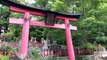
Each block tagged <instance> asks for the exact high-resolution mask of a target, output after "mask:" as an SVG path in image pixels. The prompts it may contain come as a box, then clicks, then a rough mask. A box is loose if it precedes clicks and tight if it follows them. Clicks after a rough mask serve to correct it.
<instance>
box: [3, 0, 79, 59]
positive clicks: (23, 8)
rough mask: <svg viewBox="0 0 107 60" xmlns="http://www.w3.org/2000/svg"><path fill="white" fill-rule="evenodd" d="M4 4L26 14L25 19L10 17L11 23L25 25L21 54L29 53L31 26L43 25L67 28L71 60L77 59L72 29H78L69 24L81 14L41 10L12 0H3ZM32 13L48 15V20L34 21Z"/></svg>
mask: <svg viewBox="0 0 107 60" xmlns="http://www.w3.org/2000/svg"><path fill="white" fill-rule="evenodd" d="M2 4H5V5H8V6H9V8H10V11H13V12H19V13H22V14H24V18H23V19H15V18H10V19H9V23H12V24H22V25H23V26H22V27H23V28H22V40H21V46H20V51H19V54H20V56H26V55H27V52H28V40H29V28H30V26H41V27H49V28H59V29H65V33H66V42H67V48H68V56H69V60H75V55H74V48H73V43H72V37H71V31H70V30H77V27H76V26H71V25H70V24H69V21H76V19H78V18H79V17H80V15H79V14H77V15H66V14H62V13H58V12H54V11H47V10H41V9H37V8H33V7H28V6H25V5H21V4H18V3H15V2H12V1H10V0H2ZM30 14H33V15H35V16H43V17H47V21H46V22H38V21H33V20H31V19H30ZM48 14H50V15H51V16H53V19H52V20H54V18H55V19H59V20H63V21H64V24H54V21H51V20H50V18H49V16H50V15H48ZM48 22H50V23H48Z"/></svg>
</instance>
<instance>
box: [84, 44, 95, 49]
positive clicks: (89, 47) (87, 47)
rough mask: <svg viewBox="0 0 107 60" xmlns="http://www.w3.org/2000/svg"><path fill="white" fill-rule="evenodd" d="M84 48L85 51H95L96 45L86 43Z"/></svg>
mask: <svg viewBox="0 0 107 60" xmlns="http://www.w3.org/2000/svg"><path fill="white" fill-rule="evenodd" d="M82 48H85V49H95V48H96V46H95V45H94V44H91V43H86V44H84V45H82Z"/></svg>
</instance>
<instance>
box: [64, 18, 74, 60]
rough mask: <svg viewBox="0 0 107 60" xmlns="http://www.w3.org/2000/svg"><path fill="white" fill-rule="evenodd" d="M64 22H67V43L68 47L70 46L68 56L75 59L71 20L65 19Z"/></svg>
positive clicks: (70, 59) (72, 59) (71, 59)
mask: <svg viewBox="0 0 107 60" xmlns="http://www.w3.org/2000/svg"><path fill="white" fill-rule="evenodd" d="M64 23H65V26H66V27H65V33H66V43H67V48H68V58H69V60H75V55H74V48H73V42H72V36H71V31H70V25H69V20H68V19H65V21H64Z"/></svg>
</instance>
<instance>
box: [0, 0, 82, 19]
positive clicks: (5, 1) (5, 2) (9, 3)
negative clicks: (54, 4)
mask: <svg viewBox="0 0 107 60" xmlns="http://www.w3.org/2000/svg"><path fill="white" fill-rule="evenodd" d="M0 4H3V5H6V6H15V7H18V8H22V9H26V10H31V11H36V12H42V13H53V14H55V15H56V16H63V17H69V18H77V19H78V18H79V17H80V14H64V13H60V12H55V11H50V10H43V9H39V8H35V7H30V6H26V5H23V4H19V3H16V2H13V1H10V0H0Z"/></svg>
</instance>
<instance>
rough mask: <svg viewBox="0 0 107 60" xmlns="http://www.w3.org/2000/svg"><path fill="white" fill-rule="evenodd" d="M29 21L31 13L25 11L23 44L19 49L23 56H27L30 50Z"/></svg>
mask: <svg viewBox="0 0 107 60" xmlns="http://www.w3.org/2000/svg"><path fill="white" fill-rule="evenodd" d="M29 23H30V13H28V12H25V15H24V22H23V28H22V39H21V45H20V51H19V53H20V55H22V57H26V55H27V52H28V40H29V26H30V25H29Z"/></svg>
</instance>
